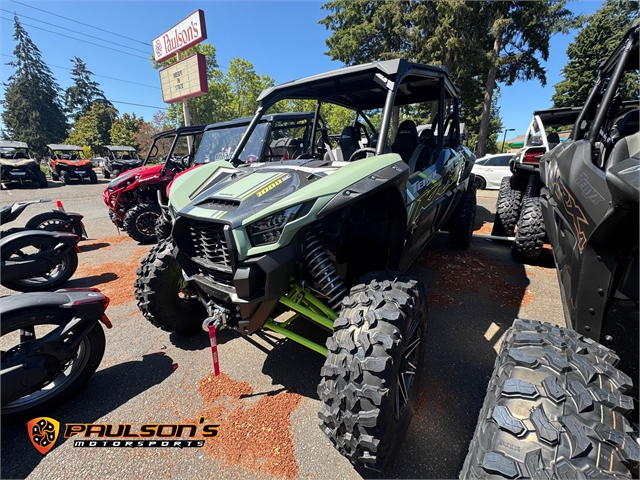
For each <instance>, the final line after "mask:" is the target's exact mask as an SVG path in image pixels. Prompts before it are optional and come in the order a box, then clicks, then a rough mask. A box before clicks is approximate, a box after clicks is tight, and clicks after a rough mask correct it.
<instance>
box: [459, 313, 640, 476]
mask: <svg viewBox="0 0 640 480" xmlns="http://www.w3.org/2000/svg"><path fill="white" fill-rule="evenodd" d="M618 361H619V358H618V357H617V356H616V354H615V353H614V352H613V351H611V350H609V349H607V348H606V347H603V346H602V345H600V344H598V343H596V342H593V341H592V340H589V339H587V338H585V337H583V336H582V335H579V334H578V333H576V332H575V331H573V330H571V329H564V328H559V327H557V326H554V325H550V324H548V323H540V322H536V321H530V320H519V319H518V320H516V321H515V322H514V324H513V327H512V328H511V329H510V330H509V331H508V332H507V335H506V336H505V339H504V343H503V344H502V348H501V349H500V354H499V356H498V358H497V360H496V364H495V368H494V371H493V375H492V376H491V380H490V382H489V386H488V388H487V395H486V397H485V400H484V405H483V407H482V410H481V411H480V418H479V420H478V425H477V427H476V431H475V434H474V437H473V440H472V441H471V445H470V447H469V453H468V455H467V458H466V460H465V463H464V467H463V469H462V471H461V472H460V478H462V479H468V478H496V479H504V478H535V479H548V478H576V479H577V478H585V479H587V478H594V479H595V478H598V479H607V478H613V475H616V478H630V475H629V467H632V468H633V464H635V465H636V468H637V462H638V460H640V448H639V447H638V444H637V443H636V441H635V440H634V439H632V438H631V437H630V436H629V435H628V433H629V432H631V427H630V426H629V422H628V421H627V418H626V417H625V414H627V413H628V412H630V411H631V410H632V409H633V400H632V399H631V397H628V396H626V395H623V392H626V391H628V390H629V389H630V388H631V378H629V377H628V376H627V375H625V374H624V373H622V372H621V371H619V370H617V369H616V368H614V366H615V365H616V363H617V362H618ZM636 473H637V470H636Z"/></svg>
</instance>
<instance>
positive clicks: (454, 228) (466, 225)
mask: <svg viewBox="0 0 640 480" xmlns="http://www.w3.org/2000/svg"><path fill="white" fill-rule="evenodd" d="M476 190H477V187H476V183H475V175H473V174H471V176H470V177H469V184H468V185H467V189H466V190H465V191H464V193H463V194H462V197H461V198H460V201H459V202H458V205H457V206H456V208H455V210H454V211H453V212H452V213H451V216H450V217H449V220H447V227H448V230H449V244H450V245H451V246H452V247H453V248H461V249H465V248H468V247H469V245H471V239H472V238H473V224H474V223H475V221H476Z"/></svg>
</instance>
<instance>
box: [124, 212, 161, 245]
mask: <svg viewBox="0 0 640 480" xmlns="http://www.w3.org/2000/svg"><path fill="white" fill-rule="evenodd" d="M159 216H160V206H159V205H158V204H157V203H143V204H141V205H136V206H135V207H133V208H132V209H131V210H129V211H128V212H127V214H126V215H125V216H124V222H123V224H122V228H123V229H124V230H125V231H126V232H127V233H128V234H129V236H130V237H131V238H133V239H134V240H136V241H138V242H140V243H153V242H155V241H157V238H156V221H157V220H158V217H159Z"/></svg>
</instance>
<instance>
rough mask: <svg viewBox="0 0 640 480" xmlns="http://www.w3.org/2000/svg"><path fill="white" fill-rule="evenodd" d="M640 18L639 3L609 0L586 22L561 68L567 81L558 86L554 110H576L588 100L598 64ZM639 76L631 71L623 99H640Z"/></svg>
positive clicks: (564, 80) (625, 81) (569, 48)
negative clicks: (639, 16)
mask: <svg viewBox="0 0 640 480" xmlns="http://www.w3.org/2000/svg"><path fill="white" fill-rule="evenodd" d="M637 16H638V2H635V1H633V2H632V1H628V0H606V1H605V2H604V5H603V6H602V8H600V9H599V10H598V11H597V12H595V13H594V14H593V15H590V16H589V17H588V19H587V24H586V26H585V27H584V28H583V29H582V30H581V31H580V32H579V33H578V34H577V35H576V38H575V40H574V41H573V42H571V43H570V44H569V47H568V48H567V57H568V58H569V61H568V62H567V64H566V65H565V66H564V68H563V69H562V76H563V77H564V79H563V80H562V81H561V82H559V83H557V84H556V85H555V89H556V92H555V94H554V95H553V97H552V100H553V106H554V107H577V106H580V105H583V104H584V102H585V101H586V100H587V96H588V95H589V91H590V90H591V86H592V85H593V82H594V80H595V77H596V72H597V70H598V65H599V64H600V62H602V61H603V60H605V59H606V58H607V57H608V56H609V55H611V53H612V52H613V50H614V49H615V48H616V46H617V45H618V43H620V40H621V39H622V36H623V35H624V33H625V31H626V29H627V27H628V26H629V24H630V23H631V22H632V21H633V19H634V18H636V17H637ZM639 80H640V78H639V77H638V74H637V73H635V74H634V73H633V72H628V73H627V74H626V77H625V79H624V82H623V84H622V91H621V94H622V97H623V99H624V100H633V99H636V100H637V98H638V81H639Z"/></svg>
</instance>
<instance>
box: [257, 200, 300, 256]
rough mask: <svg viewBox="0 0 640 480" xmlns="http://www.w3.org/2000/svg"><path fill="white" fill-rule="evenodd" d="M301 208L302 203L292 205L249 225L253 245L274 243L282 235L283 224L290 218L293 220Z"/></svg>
mask: <svg viewBox="0 0 640 480" xmlns="http://www.w3.org/2000/svg"><path fill="white" fill-rule="evenodd" d="M301 209H302V204H299V205H294V206H293V207H289V208H287V209H285V210H281V211H279V212H276V213H274V214H273V215H269V216H268V217H264V218H262V219H260V220H258V221H257V222H253V223H252V224H251V225H249V227H248V230H249V235H250V237H251V243H253V246H254V247H257V246H259V245H268V244H270V243H276V242H277V241H278V240H279V239H280V235H282V230H283V229H284V226H285V225H286V224H287V223H289V222H290V221H291V220H295V218H296V217H297V216H298V213H299V212H300V210H301Z"/></svg>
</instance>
